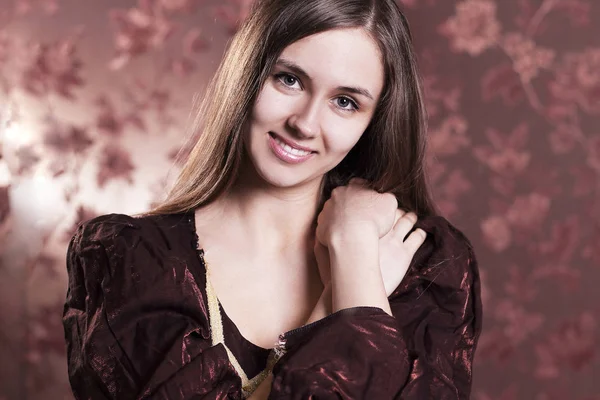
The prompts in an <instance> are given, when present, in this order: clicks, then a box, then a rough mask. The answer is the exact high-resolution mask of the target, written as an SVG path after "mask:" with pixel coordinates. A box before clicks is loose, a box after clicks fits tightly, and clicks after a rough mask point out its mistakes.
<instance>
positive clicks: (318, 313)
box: [306, 283, 331, 324]
mask: <svg viewBox="0 0 600 400" xmlns="http://www.w3.org/2000/svg"><path fill="white" fill-rule="evenodd" d="M329 314H331V283H329V284H327V286H325V288H324V289H323V293H322V294H321V297H320V298H319V301H318V302H317V305H316V306H315V308H314V309H313V311H312V313H311V314H310V317H309V318H308V320H307V321H306V324H310V323H312V322H315V321H318V320H320V319H323V318H325V317H326V316H328V315H329Z"/></svg>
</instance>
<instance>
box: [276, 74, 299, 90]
mask: <svg viewBox="0 0 600 400" xmlns="http://www.w3.org/2000/svg"><path fill="white" fill-rule="evenodd" d="M275 78H277V81H278V82H280V83H281V84H283V85H284V86H285V87H287V88H291V87H292V86H293V85H294V84H295V83H296V82H300V81H299V80H298V78H296V77H295V76H294V75H290V74H287V73H279V74H275Z"/></svg>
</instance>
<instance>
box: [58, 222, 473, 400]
mask: <svg viewBox="0 0 600 400" xmlns="http://www.w3.org/2000/svg"><path fill="white" fill-rule="evenodd" d="M417 226H418V227H421V228H422V229H424V230H425V231H426V232H428V237H427V239H426V241H425V243H424V244H423V245H422V246H421V248H420V249H419V250H418V251H417V253H416V254H415V257H414V258H413V261H412V264H411V266H410V268H409V270H408V273H407V275H406V277H405V278H404V280H403V281H402V283H401V284H400V286H398V288H397V289H396V290H395V292H394V293H393V294H392V295H391V296H390V297H389V299H390V305H391V309H392V312H393V314H394V317H392V316H390V315H388V314H386V313H385V312H384V311H383V310H381V309H380V308H376V307H355V308H349V309H345V310H341V311H338V312H336V313H333V314H331V315H329V316H328V317H326V318H324V319H322V320H319V321H317V322H315V323H312V324H310V325H306V326H303V327H300V328H298V329H295V330H292V331H290V332H286V333H282V335H281V336H280V342H279V343H278V344H277V345H276V346H275V344H274V349H263V348H261V347H258V346H255V345H254V344H252V343H250V342H249V341H247V340H246V339H244V338H243V336H242V335H241V334H240V332H239V331H238V330H237V328H236V326H235V324H234V323H233V322H232V321H231V320H230V319H229V318H228V317H227V315H226V314H225V312H224V310H223V308H222V307H221V306H220V304H219V303H218V300H217V299H216V296H215V295H214V293H213V292H212V287H211V286H210V283H209V281H208V280H207V274H206V265H205V263H204V259H203V251H202V249H201V248H200V246H199V244H198V243H199V242H198V238H197V236H196V234H195V226H194V214H193V213H189V214H177V215H163V216H146V217H140V218H133V217H129V216H126V215H120V214H111V215H105V216H101V217H98V218H95V219H93V220H91V221H88V222H86V223H84V224H82V225H81V226H80V227H79V229H78V230H77V232H76V233H75V235H74V236H73V238H72V240H71V242H70V244H69V249H68V254H67V269H68V274H69V289H68V293H67V300H66V304H65V309H64V318H63V322H64V328H65V338H66V342H67V351H68V368H69V379H70V382H71V387H72V389H73V393H74V394H75V397H76V398H77V399H171V400H183V399H241V398H244V397H245V396H247V395H248V394H249V393H251V392H252V390H253V389H254V388H255V387H256V386H257V385H258V384H259V383H260V381H261V380H262V379H263V378H264V377H265V376H266V375H267V374H268V373H269V371H270V370H272V373H273V383H272V386H271V394H270V397H269V399H320V400H323V399H418V400H424V399H466V398H468V397H469V393H470V390H471V381H472V370H471V366H472V362H473V354H474V351H475V347H476V345H477V340H478V337H479V334H480V331H481V300H480V286H479V274H478V270H477V263H476V261H475V258H474V255H473V251H472V248H471V245H470V244H469V242H468V240H467V239H466V238H465V237H464V236H463V235H462V234H461V233H460V232H459V231H458V230H456V229H455V228H454V227H452V226H451V225H450V224H449V223H448V222H447V221H446V220H445V219H443V218H441V217H427V218H422V219H421V220H419V222H418V223H417ZM200 243H201V238H200Z"/></svg>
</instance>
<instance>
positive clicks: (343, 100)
mask: <svg viewBox="0 0 600 400" xmlns="http://www.w3.org/2000/svg"><path fill="white" fill-rule="evenodd" d="M275 78H276V79H277V81H278V82H279V83H281V84H282V85H283V86H285V87H286V88H288V89H292V87H293V86H294V85H295V84H296V83H298V84H299V83H300V80H299V79H298V78H296V77H295V76H294V75H290V74H287V73H285V72H281V73H279V74H276V75H275ZM336 101H337V106H338V108H340V109H341V110H342V111H348V112H356V111H358V109H359V108H360V107H358V104H356V102H355V101H354V100H352V99H351V98H350V97H346V96H340V97H337V98H336ZM349 105H350V106H351V107H350V108H349V107H348V106H349Z"/></svg>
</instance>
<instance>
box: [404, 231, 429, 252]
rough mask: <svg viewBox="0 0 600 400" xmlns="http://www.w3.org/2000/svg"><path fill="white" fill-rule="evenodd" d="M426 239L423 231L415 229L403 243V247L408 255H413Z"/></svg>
mask: <svg viewBox="0 0 600 400" xmlns="http://www.w3.org/2000/svg"><path fill="white" fill-rule="evenodd" d="M426 238H427V233H426V232H425V231H424V230H423V229H421V228H417V229H415V230H414V232H413V233H411V234H410V235H408V238H406V240H405V241H404V246H405V247H406V249H407V250H408V251H409V252H410V253H413V254H414V253H416V252H417V250H418V249H419V247H421V245H422V244H423V242H424V241H425V239H426Z"/></svg>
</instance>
